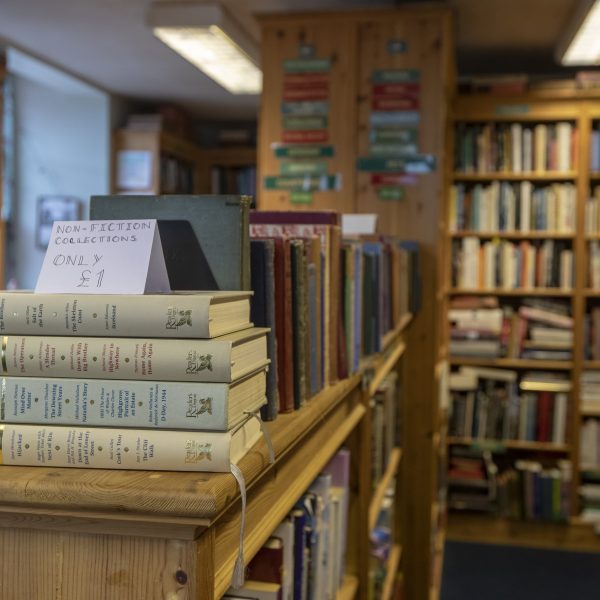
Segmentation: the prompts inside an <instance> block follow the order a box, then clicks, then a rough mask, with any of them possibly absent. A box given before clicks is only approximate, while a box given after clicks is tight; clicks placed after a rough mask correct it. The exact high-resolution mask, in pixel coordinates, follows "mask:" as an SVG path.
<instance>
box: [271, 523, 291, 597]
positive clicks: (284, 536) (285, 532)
mask: <svg viewBox="0 0 600 600" xmlns="http://www.w3.org/2000/svg"><path fill="white" fill-rule="evenodd" d="M273 536H274V537H277V538H279V539H280V540H281V542H282V544H283V573H282V574H281V600H293V599H294V523H293V522H292V520H291V519H290V518H287V519H285V520H284V521H283V522H282V523H280V525H279V527H277V529H276V530H275V531H274V532H273Z"/></svg>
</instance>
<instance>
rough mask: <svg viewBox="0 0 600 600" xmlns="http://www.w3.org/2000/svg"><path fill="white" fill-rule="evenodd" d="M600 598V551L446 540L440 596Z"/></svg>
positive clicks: (474, 599) (451, 599) (473, 599)
mask: <svg viewBox="0 0 600 600" xmlns="http://www.w3.org/2000/svg"><path fill="white" fill-rule="evenodd" d="M480 598H481V599H482V600H537V599H538V598H539V600H587V599H588V598H589V599H590V600H596V599H600V554H592V553H590V554H588V553H583V552H564V551H559V550H538V549H533V548H519V547H515V546H493V545H486V544H468V543H462V542H447V543H446V548H445V555H444V572H443V579H442V594H441V600H479V599H480Z"/></svg>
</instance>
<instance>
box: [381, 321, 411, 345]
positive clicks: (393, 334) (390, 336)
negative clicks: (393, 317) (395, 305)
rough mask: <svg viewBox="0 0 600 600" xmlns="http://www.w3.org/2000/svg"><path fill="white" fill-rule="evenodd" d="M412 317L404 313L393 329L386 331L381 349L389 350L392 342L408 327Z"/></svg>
mask: <svg viewBox="0 0 600 600" xmlns="http://www.w3.org/2000/svg"><path fill="white" fill-rule="evenodd" d="M412 319H413V316H412V314H411V313H406V314H405V315H404V316H403V317H402V318H401V319H400V322H399V323H398V325H397V326H396V328H395V329H392V330H391V331H388V332H387V333H386V334H385V335H384V336H383V349H384V350H386V349H387V348H389V347H390V346H391V345H392V344H393V343H394V341H395V340H396V339H397V338H398V336H399V335H400V334H401V333H403V332H404V330H405V329H406V328H407V327H408V326H409V325H410V323H411V321H412Z"/></svg>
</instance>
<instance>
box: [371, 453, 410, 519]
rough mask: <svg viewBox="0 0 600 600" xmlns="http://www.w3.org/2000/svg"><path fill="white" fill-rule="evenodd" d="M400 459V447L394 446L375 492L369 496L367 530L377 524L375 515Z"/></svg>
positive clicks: (396, 470)
mask: <svg viewBox="0 0 600 600" xmlns="http://www.w3.org/2000/svg"><path fill="white" fill-rule="evenodd" d="M401 460H402V448H394V449H393V450H392V452H391V454H390V456H389V458H388V464H387V467H386V469H385V473H384V474H383V477H382V478H381V480H380V481H379V483H378V484H377V487H376V488H375V492H374V493H373V496H372V498H371V503H370V504H369V530H372V529H374V528H375V525H376V524H377V516H378V515H379V511H380V510H381V506H382V504H383V499H384V498H385V493H386V491H387V489H388V488H389V487H390V484H391V483H392V479H393V478H394V477H395V476H396V474H397V473H398V466H399V465H400V461H401Z"/></svg>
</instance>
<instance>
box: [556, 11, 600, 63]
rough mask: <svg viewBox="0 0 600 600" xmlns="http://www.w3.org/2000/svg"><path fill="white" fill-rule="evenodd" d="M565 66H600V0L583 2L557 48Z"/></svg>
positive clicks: (560, 59)
mask: <svg viewBox="0 0 600 600" xmlns="http://www.w3.org/2000/svg"><path fill="white" fill-rule="evenodd" d="M557 58H558V60H559V61H560V63H561V64H563V65H564V66H576V65H597V64H600V0H583V1H582V2H580V3H579V5H578V7H577V10H576V11H575V13H574V14H573V17H572V19H571V21H570V22H569V24H568V26H567V27H566V28H565V30H564V35H563V37H562V38H561V41H560V43H559V46H558V48H557Z"/></svg>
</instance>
